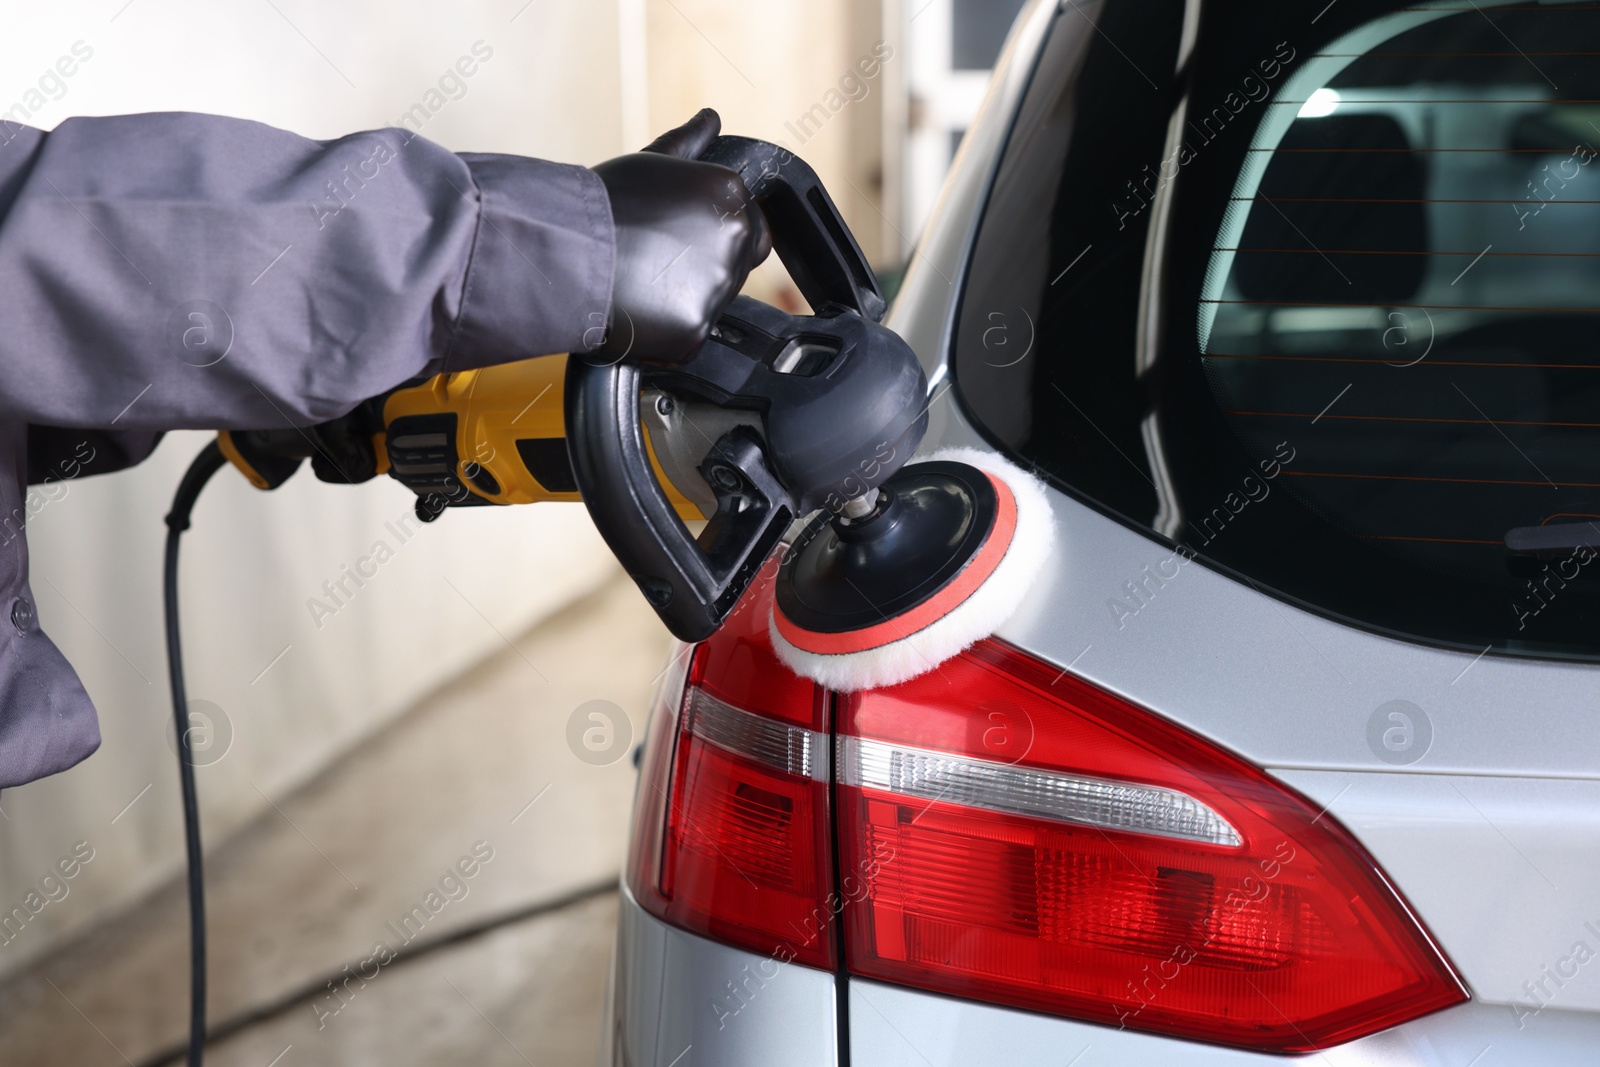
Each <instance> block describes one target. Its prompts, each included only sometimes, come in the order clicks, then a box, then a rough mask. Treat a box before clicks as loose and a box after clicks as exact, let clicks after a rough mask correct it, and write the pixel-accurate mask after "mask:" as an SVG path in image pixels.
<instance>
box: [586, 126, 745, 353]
mask: <svg viewBox="0 0 1600 1067" xmlns="http://www.w3.org/2000/svg"><path fill="white" fill-rule="evenodd" d="M721 128H722V120H721V119H720V118H718V117H717V113H716V112H715V111H713V110H711V109H710V108H705V109H704V110H702V111H701V112H700V113H699V114H697V115H695V117H694V118H692V119H690V120H689V121H688V122H686V123H684V124H683V125H682V126H679V127H678V128H677V129H675V130H669V131H668V132H667V133H664V134H662V135H661V136H660V137H658V138H656V139H655V140H654V141H652V142H650V144H649V145H648V146H646V147H645V149H644V151H642V152H635V153H633V154H632V155H626V156H618V157H617V158H616V159H611V160H607V161H606V162H604V163H601V164H600V165H599V166H597V167H595V168H594V170H595V173H596V174H598V175H600V180H601V181H603V182H604V183H605V187H606V192H607V193H608V194H609V195H610V197H611V217H612V220H613V222H614V224H615V226H616V234H617V259H616V276H615V281H614V282H613V283H612V288H611V322H610V326H609V329H608V330H607V333H606V339H605V341H604V343H603V344H601V345H600V347H599V348H597V349H595V350H594V351H593V352H591V353H589V354H588V355H586V356H585V357H584V358H585V359H587V360H589V361H591V362H595V363H614V362H618V361H621V360H623V359H626V360H628V361H629V362H647V363H681V362H683V361H684V360H686V359H688V358H689V357H690V356H692V355H693V354H694V353H695V351H696V350H697V349H699V347H700V346H701V345H702V344H703V343H705V339H706V336H707V335H708V334H709V333H710V331H711V325H712V323H714V322H716V320H717V317H718V316H719V315H721V314H722V311H723V309H724V308H726V307H727V306H728V302H729V301H730V300H732V299H733V298H734V297H735V296H736V295H738V292H739V289H740V288H741V287H742V286H743V285H744V281H745V278H746V277H747V276H748V275H749V273H750V271H751V270H752V269H754V268H755V266H756V265H757V264H759V263H760V262H761V261H762V260H763V259H765V258H767V253H768V252H769V251H771V249H772V241H771V238H770V236H769V235H768V233H767V227H766V222H765V220H764V219H763V218H762V216H761V209H760V208H759V207H757V206H756V205H755V203H754V202H753V201H752V200H751V199H750V192H749V190H748V189H746V188H745V184H744V180H743V179H742V178H740V177H739V175H737V174H736V173H734V172H733V171H731V170H729V169H728V168H726V167H719V166H717V165H716V164H714V163H701V162H698V161H697V160H696V157H697V156H699V155H700V154H701V153H702V152H704V151H705V150H706V147H707V146H708V145H710V144H711V142H712V140H713V139H715V138H716V136H717V134H718V132H719V131H720V130H721Z"/></svg>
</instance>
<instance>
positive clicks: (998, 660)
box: [838, 641, 1465, 1052]
mask: <svg viewBox="0 0 1600 1067" xmlns="http://www.w3.org/2000/svg"><path fill="white" fill-rule="evenodd" d="M838 729H839V733H840V738H839V752H840V765H839V767H838V777H839V782H840V788H839V797H838V818H839V839H840V871H841V873H842V874H844V875H846V876H849V875H852V874H855V875H858V876H859V877H860V878H861V879H862V882H863V885H864V887H865V890H864V892H863V893H862V894H861V899H860V900H859V902H858V903H854V904H852V905H851V906H850V907H849V908H848V910H847V926H846V930H845V944H846V966H847V968H848V969H849V971H850V972H851V973H852V974H859V975H864V976H869V977H873V978H878V979H883V980H886V981H892V982H899V983H902V984H905V985H912V986H917V987H920V988H924V989H930V990H935V991H938V992H941V993H950V994H954V995H957V996H965V997H971V998H975V999H978V1000H985V1001H991V1002H994V1003H1000V1004H1006V1005H1011V1006H1016V1007H1024V1008H1032V1009H1036V1010H1042V1011H1048V1012H1054V1013H1059V1014H1062V1015H1070V1016H1072V1017H1074V1018H1079V1019H1088V1020H1092V1021H1099V1022H1105V1023H1110V1024H1112V1025H1116V1026H1123V1027H1128V1028H1131V1029H1139V1030H1153V1031H1159V1032H1162V1033H1168V1034H1176V1035H1181V1036H1184V1037H1189V1038H1198V1039H1202V1040H1206V1041H1215V1042H1220V1043H1225V1044H1230V1045H1238V1046H1243V1047H1248V1048H1253V1049H1259V1050H1268V1051H1275V1052H1304V1051H1311V1050H1314V1049H1318V1048H1323V1047H1326V1046H1328V1045H1332V1044H1337V1043H1339V1042H1342V1041H1346V1040H1350V1039H1352V1038H1355V1037H1360V1036H1362V1035H1364V1034H1369V1033H1372V1032H1374V1031H1377V1030H1382V1029H1385V1028H1386V1027H1389V1026H1392V1025H1394V1024H1396V1023H1399V1022H1402V1021H1404V1020H1406V1019H1410V1018H1413V1017H1415V1016H1417V1015H1420V1014H1422V1013H1424V1012H1428V1011H1432V1010H1434V1009H1437V1008H1441V1007H1444V1006H1446V1005H1448V1004H1453V1003H1456V1002H1457V1001H1460V1000H1463V999H1465V993H1464V991H1463V989H1462V987H1461V984H1460V983H1459V981H1457V979H1456V978H1455V977H1454V975H1453V974H1452V973H1451V972H1450V969H1449V967H1448V965H1447V964H1446V963H1445V961H1444V959H1443V958H1442V956H1441V955H1440V953H1439V952H1438V950H1437V949H1436V948H1435V947H1434V945H1433V944H1432V942H1431V941H1430V939H1429V938H1428V936H1427V935H1426V933H1425V932H1424V931H1423V930H1422V928H1421V927H1420V926H1419V925H1418V923H1417V921H1416V919H1415V918H1414V917H1413V916H1412V915H1411V913H1410V911H1409V910H1408V909H1407V907H1406V905H1405V903H1404V902H1403V901H1402V900H1401V899H1400V897H1399V896H1398V894H1397V893H1396V892H1395V891H1394V889H1393V888H1392V887H1391V886H1389V885H1388V883H1387V882H1386V881H1385V880H1384V878H1383V875H1382V873H1381V872H1380V871H1379V870H1378V869H1377V866H1376V864H1374V863H1373V861H1372V860H1371V858H1370V857H1369V856H1368V855H1367V854H1366V852H1365V851H1364V850H1363V849H1362V848H1361V846H1360V845H1359V844H1358V843H1357V842H1356V841H1355V840H1354V839H1353V838H1351V837H1350V835H1349V834H1348V833H1346V832H1345V831H1344V830H1343V829H1342V828H1340V827H1339V826H1338V825H1337V824H1335V823H1334V822H1333V820H1332V819H1331V818H1329V817H1327V816H1326V815H1324V814H1323V813H1321V812H1319V811H1318V810H1317V809H1316V808H1315V807H1313V806H1311V805H1310V804H1308V803H1307V802H1306V801H1305V800H1304V799H1302V798H1301V797H1299V796H1297V795H1296V794H1294V793H1292V792H1290V791H1289V790H1287V789H1286V788H1284V787H1283V786H1282V785H1281V784H1279V783H1277V782H1275V781H1274V780H1272V779H1270V778H1268V777H1267V776H1266V775H1265V774H1263V773H1262V772H1261V771H1260V770H1259V769H1257V768H1255V767H1252V766H1250V765H1249V764H1246V763H1244V762H1243V761H1241V760H1239V759H1237V758H1235V757H1234V756H1232V755H1230V754H1228V753H1226V752H1224V751H1222V750H1221V749H1219V748H1217V747H1215V746H1214V745H1211V744H1209V743H1208V742H1206V741H1204V740H1202V739H1200V738H1198V737H1195V736H1194V735H1192V734H1189V733H1187V732H1186V731H1183V730H1180V729H1178V728H1177V727H1175V726H1173V725H1172V724H1171V723H1168V722H1166V721H1165V720H1163V719H1160V718H1157V717H1156V716H1154V715H1152V714H1150V713H1148V712H1146V711H1143V710H1142V709H1139V708H1136V707H1134V706H1132V705H1130V704H1128V703H1127V702H1125V701H1122V700H1119V699H1117V698H1115V697H1113V696H1111V695H1110V694H1107V693H1104V692H1102V691H1100V690H1098V689H1095V688H1093V687H1092V686H1089V685H1087V684H1086V683H1084V682H1082V681H1079V680H1078V679H1076V678H1073V677H1071V676H1069V675H1066V674H1064V673H1062V672H1060V671H1059V670H1058V669H1057V668H1053V667H1049V666H1047V665H1046V664H1043V663H1040V662H1038V661H1036V660H1033V659H1031V658H1029V657H1027V656H1025V655H1023V654H1022V653H1020V652H1018V651H1016V650H1014V649H1011V648H1009V647H1008V646H1005V645H1002V644H1000V643H998V642H993V641H989V642H983V643H981V644H979V645H978V646H976V647H975V648H973V649H972V650H970V651H969V652H967V653H965V654H963V655H962V656H960V657H958V658H957V659H955V660H953V661H951V662H949V663H946V664H944V665H942V666H941V667H940V668H939V670H938V671H935V672H932V673H930V674H928V675H925V676H923V677H922V678H919V679H916V680H914V681H912V682H908V683H906V684H904V685H901V686H897V687H895V688H892V689H885V690H879V691H875V692H869V693H863V694H858V695H855V696H852V697H850V698H846V699H842V700H841V706H840V713H839V722H838Z"/></svg>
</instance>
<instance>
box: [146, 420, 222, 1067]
mask: <svg viewBox="0 0 1600 1067" xmlns="http://www.w3.org/2000/svg"><path fill="white" fill-rule="evenodd" d="M226 462H227V459H226V458H224V456H223V455H222V449H220V448H218V447H217V442H216V441H215V440H213V441H212V442H211V443H210V444H208V445H206V447H205V448H203V449H201V450H200V454H199V455H198V456H196V457H194V462H192V463H190V464H189V469H188V470H187V471H185V472H184V475H183V479H182V480H181V481H179V482H178V491H177V493H176V494H174V496H173V498H172V510H171V511H169V512H167V557H166V567H165V570H164V572H163V575H162V600H163V602H164V604H165V608H166V624H167V674H168V676H169V678H170V679H171V685H172V725H173V729H174V730H176V731H177V734H178V783H179V786H180V788H181V790H182V792H183V842H184V848H185V850H186V851H187V853H188V857H189V1061H188V1062H189V1067H201V1063H202V1061H203V1060H204V1059H205V1052H206V890H205V881H204V878H203V877H202V870H201V865H200V806H199V802H198V799H197V796H196V793H195V785H194V758H193V756H194V754H193V751H192V750H191V748H190V746H189V699H188V694H187V692H186V690H185V687H184V684H183V641H182V638H181V637H180V636H179V633H178V542H179V540H180V539H181V538H182V537H183V531H185V530H187V529H188V528H189V513H190V512H191V511H193V510H194V504H195V501H196V500H197V499H199V497H200V490H202V489H204V488H205V485H206V482H208V481H210V480H211V476H212V475H213V474H215V473H217V471H219V470H221V469H222V466H223V464H225V463H226Z"/></svg>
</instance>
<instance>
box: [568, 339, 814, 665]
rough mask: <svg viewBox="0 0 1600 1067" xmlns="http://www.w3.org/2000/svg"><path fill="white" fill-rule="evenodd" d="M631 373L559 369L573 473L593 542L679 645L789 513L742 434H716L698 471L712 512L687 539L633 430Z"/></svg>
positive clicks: (696, 634) (699, 633)
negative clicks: (607, 551)
mask: <svg viewBox="0 0 1600 1067" xmlns="http://www.w3.org/2000/svg"><path fill="white" fill-rule="evenodd" d="M639 384H640V371H639V368H638V367H637V366H630V365H627V364H611V365H608V366H596V365H594V364H590V363H586V362H584V361H583V359H582V358H581V357H573V358H571V359H569V360H568V361H567V383H566V398H565V399H566V426H567V447H568V451H569V453H570V456H571V459H572V472H573V475H574V477H575V478H576V479H577V482H578V485H579V486H580V487H582V489H583V502H584V504H585V505H586V506H587V507H588V509H589V514H590V516H591V517H592V518H593V519H594V524H595V526H596V528H598V529H599V531H600V536H601V537H603V538H604V539H605V542H606V544H607V545H609V546H610V548H611V550H612V552H613V553H614V554H615V555H616V557H617V559H618V560H619V561H620V562H621V563H622V565H623V567H624V568H625V569H626V570H627V571H628V575H629V577H631V578H632V579H633V580H634V582H635V583H637V584H638V586H639V589H640V591H641V592H643V593H644V595H645V599H646V600H648V601H649V602H650V606H651V607H653V608H655V610H656V614H657V615H659V616H660V617H661V621H662V622H664V623H666V625H667V629H669V630H671V631H672V633H673V636H675V637H677V638H678V639H679V640H682V641H688V642H691V643H692V642H696V641H703V640H705V639H706V638H707V637H710V636H711V635H712V634H713V633H715V632H716V630H717V627H719V626H720V625H722V620H723V619H724V618H726V617H727V614H728V612H729V611H731V610H732V608H733V605H734V603H735V602H736V601H737V600H738V599H739V596H740V594H742V593H743V592H744V590H745V587H746V586H748V585H749V584H750V580H751V579H752V578H753V577H755V574H756V572H757V570H759V569H760V567H761V564H762V562H763V561H764V560H765V559H766V557H767V555H768V554H769V553H770V552H771V551H772V549H773V547H774V546H775V545H776V544H777V543H778V539H779V538H780V537H782V536H783V533H784V531H785V530H786V529H787V528H788V526H789V523H790V522H791V521H792V520H793V519H794V517H795V516H794V512H793V511H792V510H791V508H790V506H789V502H788V494H787V493H786V492H785V491H784V489H783V488H782V486H781V485H779V483H778V481H777V479H776V478H775V477H773V475H772V472H771V471H770V470H769V469H768V468H767V464H766V459H765V457H764V456H763V455H762V451H761V445H760V442H759V440H758V439H757V438H756V437H755V434H754V433H753V432H752V431H750V430H749V429H748V428H746V427H737V428H735V429H733V430H730V431H729V432H728V433H726V434H723V435H722V437H721V438H719V439H718V440H717V442H716V445H715V446H714V447H713V448H712V450H711V454H710V455H709V456H708V457H707V458H706V461H705V463H703V464H702V465H701V471H702V473H703V474H704V475H705V478H706V483H707V484H708V485H710V486H711V488H712V491H713V492H714V493H716V495H717V511H716V514H715V516H713V518H712V520H711V521H710V523H708V524H707V526H706V528H705V530H704V532H702V533H701V535H700V537H699V539H698V540H697V539H696V538H694V537H692V536H691V535H690V534H689V531H688V529H687V528H686V527H685V526H684V525H683V522H682V521H681V520H680V519H679V518H678V514H677V511H676V510H675V509H674V508H673V506H672V504H671V502H669V501H668V499H667V496H666V493H665V492H664V491H663V490H662V488H661V483H660V482H659V481H657V480H656V476H655V472H654V470H653V468H652V466H651V464H650V458H649V454H648V453H647V452H646V450H645V444H644V436H643V432H642V431H641V429H640V425H639Z"/></svg>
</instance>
